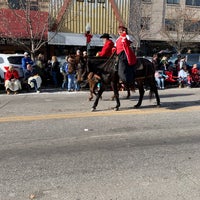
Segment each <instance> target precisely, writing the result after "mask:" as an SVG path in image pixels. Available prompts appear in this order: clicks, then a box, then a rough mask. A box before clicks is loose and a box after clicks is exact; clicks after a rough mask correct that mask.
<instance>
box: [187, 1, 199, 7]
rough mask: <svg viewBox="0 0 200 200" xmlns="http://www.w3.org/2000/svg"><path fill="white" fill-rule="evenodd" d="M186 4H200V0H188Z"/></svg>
mask: <svg viewBox="0 0 200 200" xmlns="http://www.w3.org/2000/svg"><path fill="white" fill-rule="evenodd" d="M186 5H190V6H200V0H186Z"/></svg>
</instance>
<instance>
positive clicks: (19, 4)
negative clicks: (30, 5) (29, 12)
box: [8, 0, 24, 9]
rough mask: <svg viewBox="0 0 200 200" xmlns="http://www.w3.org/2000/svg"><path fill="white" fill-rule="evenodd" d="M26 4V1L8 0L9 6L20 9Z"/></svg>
mask: <svg viewBox="0 0 200 200" xmlns="http://www.w3.org/2000/svg"><path fill="white" fill-rule="evenodd" d="M22 4H23V5H24V2H23V1H22V2H19V0H8V6H9V8H11V9H20V8H21V7H22Z"/></svg>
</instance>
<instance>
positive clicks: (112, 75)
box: [88, 55, 160, 111]
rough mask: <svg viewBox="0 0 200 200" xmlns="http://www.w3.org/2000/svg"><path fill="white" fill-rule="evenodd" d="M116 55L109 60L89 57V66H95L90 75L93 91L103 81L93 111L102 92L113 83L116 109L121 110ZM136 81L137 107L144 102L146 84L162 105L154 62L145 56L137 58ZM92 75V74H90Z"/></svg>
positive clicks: (90, 85) (158, 103) (89, 80)
mask: <svg viewBox="0 0 200 200" xmlns="http://www.w3.org/2000/svg"><path fill="white" fill-rule="evenodd" d="M115 60H116V56H115V55H112V56H111V57H110V58H109V59H107V60H105V59H104V60H103V59H102V60H101V62H99V61H100V60H99V58H95V57H93V58H89V59H88V68H93V69H94V68H95V71H94V73H93V74H92V75H91V76H92V77H88V82H89V87H90V91H91V92H95V87H96V84H97V82H99V81H100V82H101V86H100V88H99V90H98V91H97V92H96V99H95V101H94V104H93V106H92V111H94V110H96V107H97V105H98V102H99V98H100V97H101V96H102V93H103V92H104V91H105V88H106V86H107V85H111V87H112V89H113V92H114V96H115V100H116V106H115V107H114V110H119V107H120V100H119V76H118V72H117V71H116V67H115ZM135 68H136V70H135V83H136V86H137V88H138V90H139V95H140V96H139V100H138V102H137V104H136V105H135V106H134V107H135V108H139V107H140V106H141V104H142V100H143V97H144V93H145V90H144V86H146V87H147V86H149V88H150V97H152V95H153V94H155V97H156V101H157V106H160V98H159V95H158V90H157V86H156V81H155V77H154V73H155V71H154V66H153V64H152V62H150V61H149V60H147V59H145V58H137V63H136V65H135ZM89 76H90V75H89Z"/></svg>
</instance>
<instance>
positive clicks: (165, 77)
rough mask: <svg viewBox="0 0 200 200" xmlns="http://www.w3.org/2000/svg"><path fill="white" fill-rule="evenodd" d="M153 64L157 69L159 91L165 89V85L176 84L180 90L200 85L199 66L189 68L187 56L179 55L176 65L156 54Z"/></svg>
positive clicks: (194, 65) (156, 76)
mask: <svg viewBox="0 0 200 200" xmlns="http://www.w3.org/2000/svg"><path fill="white" fill-rule="evenodd" d="M152 62H153V65H154V68H155V79H156V82H157V86H158V88H159V89H164V88H165V83H167V84H176V85H178V86H179V88H183V87H188V88H190V87H193V86H194V87H195V86H199V85H200V70H199V69H198V67H197V64H193V66H192V67H191V66H188V64H187V62H186V56H181V55H178V56H177V59H176V61H175V62H174V63H172V62H170V61H169V60H168V57H167V56H166V55H164V56H162V57H160V56H159V55H158V54H154V55H153V58H152Z"/></svg>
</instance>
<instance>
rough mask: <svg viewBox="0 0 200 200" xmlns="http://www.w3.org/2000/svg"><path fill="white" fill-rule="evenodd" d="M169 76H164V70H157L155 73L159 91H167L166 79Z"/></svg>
mask: <svg viewBox="0 0 200 200" xmlns="http://www.w3.org/2000/svg"><path fill="white" fill-rule="evenodd" d="M166 77H167V76H166V75H165V74H164V72H163V70H156V71H155V79H156V83H157V86H158V88H159V89H162V90H164V89H165V84H164V83H165V78H166Z"/></svg>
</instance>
